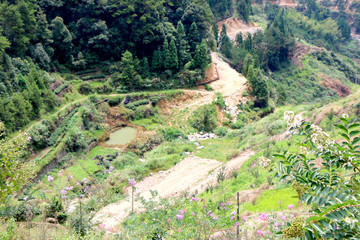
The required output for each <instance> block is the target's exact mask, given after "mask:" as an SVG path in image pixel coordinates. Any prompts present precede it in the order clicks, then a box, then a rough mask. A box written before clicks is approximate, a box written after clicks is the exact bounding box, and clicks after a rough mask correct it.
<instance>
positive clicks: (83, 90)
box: [79, 82, 94, 95]
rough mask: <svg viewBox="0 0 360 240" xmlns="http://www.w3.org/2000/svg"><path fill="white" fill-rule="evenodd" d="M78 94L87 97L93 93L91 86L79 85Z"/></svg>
mask: <svg viewBox="0 0 360 240" xmlns="http://www.w3.org/2000/svg"><path fill="white" fill-rule="evenodd" d="M79 92H80V93H81V94H85V95H89V94H92V93H94V88H93V87H92V86H91V84H90V83H88V82H84V83H81V84H80V86H79Z"/></svg>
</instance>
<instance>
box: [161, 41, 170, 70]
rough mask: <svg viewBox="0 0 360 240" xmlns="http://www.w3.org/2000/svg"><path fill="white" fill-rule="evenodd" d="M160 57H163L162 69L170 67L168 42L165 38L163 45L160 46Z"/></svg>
mask: <svg viewBox="0 0 360 240" xmlns="http://www.w3.org/2000/svg"><path fill="white" fill-rule="evenodd" d="M162 58H163V59H164V62H163V64H164V65H163V67H164V69H171V56H170V51H169V43H168V40H167V39H166V38H165V40H164V43H163V46H162Z"/></svg>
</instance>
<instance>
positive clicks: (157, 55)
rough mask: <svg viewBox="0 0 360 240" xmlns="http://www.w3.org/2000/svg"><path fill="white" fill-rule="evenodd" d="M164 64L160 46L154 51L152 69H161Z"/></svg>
mask: <svg viewBox="0 0 360 240" xmlns="http://www.w3.org/2000/svg"><path fill="white" fill-rule="evenodd" d="M163 65H164V64H163V56H162V52H161V49H160V48H158V49H157V50H155V51H154V53H153V57H152V62H151V66H152V69H154V70H155V71H157V70H160V69H161V68H162V66H163Z"/></svg>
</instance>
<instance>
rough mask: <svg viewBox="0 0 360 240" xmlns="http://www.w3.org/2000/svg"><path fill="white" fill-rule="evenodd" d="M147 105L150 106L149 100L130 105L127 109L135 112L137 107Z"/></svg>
mask: <svg viewBox="0 0 360 240" xmlns="http://www.w3.org/2000/svg"><path fill="white" fill-rule="evenodd" d="M147 104H149V100H147V99H143V100H139V101H135V102H132V103H129V104H127V105H125V107H126V108H130V109H132V110H135V109H136V107H138V106H141V105H147Z"/></svg>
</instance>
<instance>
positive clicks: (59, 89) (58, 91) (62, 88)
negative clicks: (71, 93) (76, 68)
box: [54, 82, 70, 95]
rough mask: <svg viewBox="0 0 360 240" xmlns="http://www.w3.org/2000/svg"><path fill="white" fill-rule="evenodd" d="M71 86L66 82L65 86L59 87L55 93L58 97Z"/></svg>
mask: <svg viewBox="0 0 360 240" xmlns="http://www.w3.org/2000/svg"><path fill="white" fill-rule="evenodd" d="M69 85H70V84H69V83H68V82H65V83H64V84H62V85H60V86H59V87H57V88H56V89H55V90H54V93H55V94H56V95H59V93H61V92H62V91H63V90H64V89H65V88H67V87H68V86H69Z"/></svg>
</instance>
